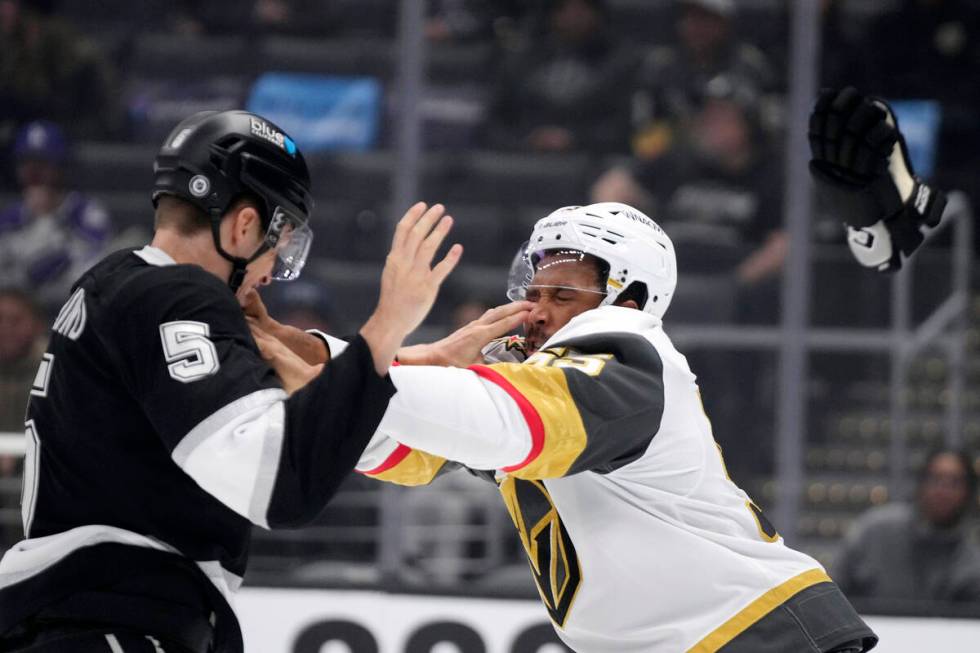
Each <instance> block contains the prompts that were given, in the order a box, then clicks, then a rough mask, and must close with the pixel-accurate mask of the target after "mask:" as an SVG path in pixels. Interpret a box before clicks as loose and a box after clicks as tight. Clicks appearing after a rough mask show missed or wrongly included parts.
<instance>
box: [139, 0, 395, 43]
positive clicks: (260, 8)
mask: <svg viewBox="0 0 980 653" xmlns="http://www.w3.org/2000/svg"><path fill="white" fill-rule="evenodd" d="M156 1H157V2H159V1H160V0H156ZM164 4H165V7H166V10H167V11H166V14H165V15H166V20H165V23H166V25H167V26H168V28H169V30H170V31H171V32H173V33H175V34H178V35H181V36H184V37H196V36H207V35H221V36H227V35H229V34H239V35H242V34H247V35H253V36H254V37H256V38H263V37H266V36H298V37H323V36H338V35H339V36H353V35H360V34H363V33H364V32H368V33H372V32H379V33H385V34H387V33H389V32H391V31H392V30H393V28H394V24H395V20H394V12H393V11H392V9H391V7H390V6H387V5H385V4H383V3H378V2H364V1H363V0H330V1H329V2H326V1H324V0H248V2H244V3H236V5H235V9H234V10H232V9H231V6H230V5H228V4H227V3H222V2H196V1H194V0H177V1H173V0H167V2H166V3H164ZM238 4H241V5H243V6H242V7H241V8H238ZM377 23H382V25H378V24H377ZM365 28H367V29H365Z"/></svg>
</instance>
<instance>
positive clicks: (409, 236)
mask: <svg viewBox="0 0 980 653" xmlns="http://www.w3.org/2000/svg"><path fill="white" fill-rule="evenodd" d="M444 214H445V207H443V206H442V205H441V204H436V205H434V206H432V207H431V208H429V207H427V206H426V205H425V204H424V203H422V202H419V203H418V204H416V205H415V206H413V207H412V208H410V209H409V210H408V212H407V213H405V215H404V217H402V219H401V220H399V222H398V225H397V226H396V227H395V236H394V239H393V240H392V244H391V251H390V252H389V253H388V258H387V260H386V261H385V267H384V271H383V272H382V273H381V296H380V298H379V299H378V306H377V308H376V309H375V311H374V314H373V315H372V316H371V318H370V319H369V320H368V321H367V323H366V324H365V325H364V327H363V328H362V329H361V335H362V336H363V337H364V339H365V340H366V341H367V343H368V346H369V347H370V348H371V354H372V356H373V357H374V362H375V369H376V370H377V371H378V373H379V374H383V373H385V370H387V368H388V366H389V365H390V364H391V361H392V360H393V359H394V356H395V353H396V352H397V351H398V348H399V347H400V346H401V343H402V341H403V340H404V339H405V337H406V336H407V335H408V334H409V333H411V332H412V331H414V330H415V329H416V328H417V327H418V326H419V325H420V324H421V323H422V320H424V319H425V316H426V315H428V313H429V310H430V309H431V308H432V304H433V303H434V302H435V299H436V295H438V293H439V288H440V286H441V285H442V282H443V281H445V279H446V277H447V276H449V273H450V272H452V270H453V268H455V267H456V264H457V263H458V262H459V258H460V256H461V255H462V253H463V248H462V246H461V245H458V244H457V245H453V246H452V247H451V248H450V249H449V252H448V253H447V254H446V256H445V258H443V259H442V260H441V261H439V262H438V263H436V264H435V265H433V264H432V262H433V259H434V258H435V254H436V250H437V249H438V248H439V246H440V245H441V244H442V241H443V240H445V238H446V235H447V234H448V233H449V230H450V229H451V228H452V224H453V220H452V218H451V217H450V216H448V215H444Z"/></svg>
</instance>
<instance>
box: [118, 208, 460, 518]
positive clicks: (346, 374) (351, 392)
mask: <svg viewBox="0 0 980 653" xmlns="http://www.w3.org/2000/svg"><path fill="white" fill-rule="evenodd" d="M441 216H442V207H441V206H438V205H437V206H436V207H433V208H432V209H429V210H428V211H427V210H426V207H425V205H423V204H419V205H416V206H415V207H413V208H412V209H410V210H409V212H408V213H407V214H406V216H405V218H403V219H402V221H400V222H399V225H398V227H396V230H395V240H394V242H393V245H392V250H391V252H390V253H389V255H388V261H387V263H386V265H385V269H384V271H383V273H382V292H381V298H380V299H379V302H378V307H377V309H376V310H375V312H374V314H373V315H372V316H371V318H370V319H369V320H368V322H367V323H365V325H364V327H363V328H362V329H361V332H360V333H359V334H358V335H357V336H356V337H355V338H354V339H353V340H352V341H351V342H350V343H349V344H348V346H347V349H346V350H345V351H344V353H343V354H342V355H340V356H338V357H337V358H336V359H334V360H332V361H331V362H330V364H329V365H327V366H325V368H324V369H323V370H322V371H321V372H320V373H319V374H318V375H316V376H315V377H314V378H313V379H312V380H311V381H310V382H309V383H308V384H306V385H305V386H304V387H302V388H301V389H299V390H297V391H296V392H294V393H293V394H292V395H291V396H288V395H287V394H286V392H285V391H284V390H283V389H282V387H281V386H280V384H279V382H278V379H277V378H276V376H275V373H274V372H273V371H272V370H271V369H270V368H269V367H268V365H266V364H265V362H264V361H263V360H262V359H261V357H260V355H259V352H258V350H257V348H256V345H255V342H254V340H253V339H252V336H251V334H250V333H249V330H248V327H247V325H246V323H245V317H244V315H243V314H242V312H241V311H240V309H239V307H238V304H237V302H236V301H235V300H234V297H233V296H232V295H231V294H230V293H228V292H227V288H225V286H224V285H223V284H221V282H220V281H218V280H217V278H215V277H212V276H211V275H209V274H207V273H205V272H203V271H202V270H200V269H198V268H192V267H189V266H187V267H185V266H176V267H174V268H172V269H169V270H165V271H162V272H161V273H160V274H158V275H156V276H155V277H154V279H156V281H155V283H157V284H158V285H157V287H156V288H154V289H152V290H153V291H154V292H152V293H150V292H140V291H148V290H151V289H146V288H136V289H135V290H134V291H133V292H131V293H130V296H129V297H128V298H124V299H117V302H116V305H115V306H114V307H113V308H114V310H113V313H114V314H115V315H117V316H118V318H119V322H118V327H117V330H116V331H117V332H116V334H115V336H116V339H117V340H118V341H119V343H120V344H121V351H122V352H123V353H122V355H121V357H120V358H121V359H122V360H121V361H120V362H121V364H120V368H121V369H123V370H125V371H126V373H127V375H128V376H129V377H130V379H129V381H130V385H131V386H132V387H133V388H134V394H135V396H137V397H138V398H139V399H140V400H141V402H142V406H143V410H144V413H145V414H146V417H147V420H148V422H149V423H150V425H151V426H152V428H153V429H154V431H155V432H156V433H158V434H159V436H160V437H161V439H162V440H163V443H164V445H165V446H166V447H167V450H168V451H169V453H170V456H171V458H172V459H173V460H174V462H175V463H176V464H177V465H179V466H180V467H181V469H183V470H184V471H185V472H186V473H187V474H188V475H189V476H190V477H191V478H193V479H194V481H195V482H197V483H198V485H200V486H201V488H202V489H204V490H205V491H207V492H208V493H209V494H211V495H212V496H214V497H215V498H217V499H218V500H220V501H221V502H222V503H224V504H225V505H226V506H228V507H229V508H231V509H232V510H235V511H236V512H238V513H239V514H240V515H242V516H243V517H246V518H248V519H249V520H251V521H252V522H254V523H256V524H259V525H262V526H267V527H277V526H282V527H292V526H298V525H302V524H304V523H308V522H309V521H311V520H312V519H313V518H314V517H315V516H316V515H317V514H318V513H319V512H320V511H321V510H322V509H323V507H324V506H325V505H326V502H327V501H328V500H329V499H330V497H331V496H332V495H333V493H334V492H335V491H336V489H337V487H338V486H339V484H340V483H341V481H342V480H343V478H344V476H346V474H347V473H349V472H350V471H351V470H352V469H353V468H354V466H355V464H356V463H357V461H358V458H359V457H360V455H361V453H362V452H363V450H364V448H365V446H366V445H367V443H368V441H369V440H370V438H371V436H372V435H373V433H374V431H375V430H376V428H377V425H378V422H379V421H380V418H381V415H382V414H383V412H384V408H385V406H386V405H387V401H388V399H389V397H390V396H391V395H392V393H393V392H394V388H393V387H392V385H391V383H390V381H389V380H388V378H387V375H386V372H387V368H388V364H389V363H390V361H391V359H392V357H393V356H394V354H395V351H397V349H398V347H399V346H400V344H401V341H402V339H403V338H404V337H405V336H406V335H407V334H408V333H410V332H411V331H412V330H413V329H414V328H416V327H417V326H418V324H419V323H420V322H421V321H422V319H423V318H424V316H425V314H426V313H427V312H428V310H429V308H430V307H431V305H432V303H433V301H434V300H435V295H436V292H437V290H438V288H439V286H440V285H441V283H442V281H443V280H444V279H445V277H446V275H448V273H449V271H451V270H452V268H453V267H454V265H455V263H456V261H458V259H459V255H460V253H461V250H460V248H459V247H458V246H455V247H453V248H451V249H450V253H449V254H448V255H447V257H446V258H445V259H443V260H442V261H441V262H440V263H438V264H437V265H435V266H434V267H433V266H432V265H431V262H432V259H433V257H434V254H435V251H436V249H437V248H438V246H439V244H440V243H441V241H442V240H443V238H444V237H445V235H446V233H447V232H448V230H449V226H450V225H451V220H448V219H441ZM148 297H153V298H155V299H157V301H147V298H148ZM127 299H128V301H127Z"/></svg>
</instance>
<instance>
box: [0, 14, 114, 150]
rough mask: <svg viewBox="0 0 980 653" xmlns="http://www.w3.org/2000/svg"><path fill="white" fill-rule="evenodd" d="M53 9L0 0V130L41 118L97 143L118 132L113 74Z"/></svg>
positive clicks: (83, 38)
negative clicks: (0, 44) (52, 11)
mask: <svg viewBox="0 0 980 653" xmlns="http://www.w3.org/2000/svg"><path fill="white" fill-rule="evenodd" d="M54 4H55V3H53V2H50V1H41V0H33V1H29V0H0V42H2V43H3V47H0V128H2V126H3V125H4V124H6V125H7V129H10V127H9V126H10V125H11V124H21V123H24V122H26V121H28V120H36V119H39V118H44V119H48V120H53V121H57V122H61V123H62V124H65V125H70V126H71V132H72V135H73V136H75V137H86V138H91V137H98V136H104V135H106V134H109V133H112V132H114V131H115V130H116V129H117V128H118V126H119V119H120V116H121V108H120V107H119V106H118V104H117V101H116V97H117V94H116V92H115V88H114V77H115V75H114V73H113V71H112V69H111V68H110V66H109V63H108V62H107V61H106V59H105V58H104V57H103V55H102V53H101V52H100V51H99V48H98V47H97V46H96V45H95V43H93V42H92V41H90V40H89V39H87V38H85V37H83V36H82V34H81V33H80V32H78V31H77V30H76V29H75V28H74V27H73V26H72V25H70V24H68V23H67V22H66V21H64V20H63V19H61V18H58V17H56V16H54V15H49V13H48V12H49V11H50V10H51V8H52V5H54Z"/></svg>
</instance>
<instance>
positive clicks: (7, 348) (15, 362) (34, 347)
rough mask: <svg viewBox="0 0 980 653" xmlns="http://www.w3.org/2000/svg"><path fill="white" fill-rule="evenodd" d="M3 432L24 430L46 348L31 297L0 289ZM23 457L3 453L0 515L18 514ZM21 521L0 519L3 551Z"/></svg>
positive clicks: (17, 536)
mask: <svg viewBox="0 0 980 653" xmlns="http://www.w3.org/2000/svg"><path fill="white" fill-rule="evenodd" d="M0 334H2V335H0V433H23V432H24V413H25V411H26V409H27V400H28V398H29V397H30V391H31V384H32V383H33V381H34V377H35V375H36V374H37V370H38V364H39V363H40V360H41V353H42V352H43V351H44V342H43V338H42V335H43V334H44V322H43V320H42V318H41V314H40V311H39V310H38V308H37V306H36V305H35V304H34V302H33V301H32V300H31V298H30V296H29V295H28V294H27V293H25V292H23V291H20V290H15V289H12V288H3V289H0ZM20 467H21V465H20V458H19V457H16V456H5V455H2V454H0V514H3V513H4V512H5V511H6V513H7V514H12V515H16V514H17V505H18V502H19V499H20V493H19V490H20V483H19V482H18V480H17V479H18V477H19V476H20ZM20 536H21V532H20V527H19V523H18V521H17V520H16V519H14V520H13V521H8V520H0V551H3V550H4V549H5V548H6V546H7V545H8V544H12V543H13V542H16V541H17V540H18V539H20Z"/></svg>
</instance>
